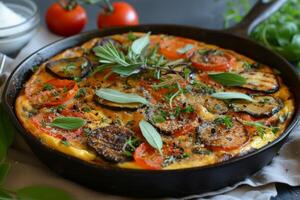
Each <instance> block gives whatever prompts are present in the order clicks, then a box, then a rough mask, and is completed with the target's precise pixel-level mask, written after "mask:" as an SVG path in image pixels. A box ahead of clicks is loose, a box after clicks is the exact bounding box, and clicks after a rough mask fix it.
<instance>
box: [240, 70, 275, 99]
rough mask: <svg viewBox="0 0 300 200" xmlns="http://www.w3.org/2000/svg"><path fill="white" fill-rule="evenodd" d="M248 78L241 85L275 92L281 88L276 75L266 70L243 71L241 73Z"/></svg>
mask: <svg viewBox="0 0 300 200" xmlns="http://www.w3.org/2000/svg"><path fill="white" fill-rule="evenodd" d="M240 75H241V76H242V77H244V78H245V79H246V84H244V85H242V86H241V87H243V88H247V89H250V90H255V91H259V92H264V93H268V94H270V93H274V92H276V91H277V90H278V89H279V83H278V81H277V79H276V76H275V75H274V74H271V73H264V72H243V73H241V74H240Z"/></svg>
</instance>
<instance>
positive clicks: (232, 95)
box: [211, 92, 253, 101]
mask: <svg viewBox="0 0 300 200" xmlns="http://www.w3.org/2000/svg"><path fill="white" fill-rule="evenodd" d="M211 96H212V97H214V98H216V99H223V100H224V99H243V100H247V101H253V99H252V97H250V96H248V95H246V94H243V93H239V92H216V93H213V94H211Z"/></svg>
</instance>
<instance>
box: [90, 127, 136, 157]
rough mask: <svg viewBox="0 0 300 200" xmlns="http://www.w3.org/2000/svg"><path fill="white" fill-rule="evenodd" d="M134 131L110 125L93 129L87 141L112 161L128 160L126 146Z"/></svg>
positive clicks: (102, 155) (101, 154)
mask: <svg viewBox="0 0 300 200" xmlns="http://www.w3.org/2000/svg"><path fill="white" fill-rule="evenodd" d="M133 135H134V133H133V132H132V131H131V130H130V129H128V128H126V127H121V126H117V125H110V126H106V127H102V128H97V129H95V130H92V131H91V132H90V133H89V134H88V136H87V143H88V145H89V146H90V147H92V148H93V149H94V150H95V151H96V152H97V154H99V155H100V156H101V157H103V158H104V159H105V160H107V161H110V162H123V161H126V160H128V156H126V154H125V149H124V147H125V146H126V142H127V141H128V140H129V139H130V138H131V137H133Z"/></svg>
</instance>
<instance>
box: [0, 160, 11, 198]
mask: <svg viewBox="0 0 300 200" xmlns="http://www.w3.org/2000/svg"><path fill="white" fill-rule="evenodd" d="M9 169H10V164H8V163H3V164H0V185H2V184H3V183H4V181H5V179H6V176H7V174H8V172H9ZM0 199H1V198H0Z"/></svg>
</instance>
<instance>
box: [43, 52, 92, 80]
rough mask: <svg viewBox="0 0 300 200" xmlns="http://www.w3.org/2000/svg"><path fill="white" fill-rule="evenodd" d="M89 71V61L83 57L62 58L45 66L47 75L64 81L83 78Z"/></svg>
mask: <svg viewBox="0 0 300 200" xmlns="http://www.w3.org/2000/svg"><path fill="white" fill-rule="evenodd" d="M90 69H91V63H90V61H89V60H88V59H86V58H84V57H76V58H64V59H60V60H55V61H50V62H48V63H47V64H46V70H47V71H48V72H49V73H51V74H53V75H55V76H57V77H59V78H66V79H74V78H83V77H84V76H85V75H86V74H87V73H88V72H89V71H90Z"/></svg>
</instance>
